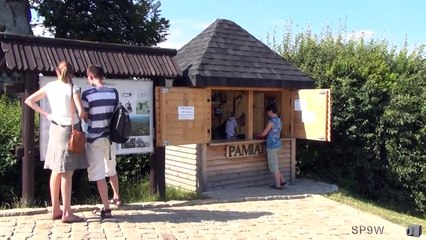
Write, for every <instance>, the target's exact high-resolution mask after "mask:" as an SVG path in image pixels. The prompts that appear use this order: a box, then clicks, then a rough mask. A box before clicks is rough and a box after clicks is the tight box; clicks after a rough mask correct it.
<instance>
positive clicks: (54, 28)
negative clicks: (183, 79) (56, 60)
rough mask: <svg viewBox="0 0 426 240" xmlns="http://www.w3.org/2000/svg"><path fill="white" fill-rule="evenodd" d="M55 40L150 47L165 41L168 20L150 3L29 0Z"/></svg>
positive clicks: (157, 4) (147, 0)
mask: <svg viewBox="0 0 426 240" xmlns="http://www.w3.org/2000/svg"><path fill="white" fill-rule="evenodd" d="M32 3H33V6H34V8H35V9H36V10H37V12H38V14H39V15H40V16H42V17H44V21H43V25H44V26H45V27H46V28H47V29H48V31H49V32H51V33H52V34H54V36H55V37H56V38H71V39H80V40H88V41H99V42H110V43H125V44H131V45H139V46H153V45H155V44H157V43H160V42H162V41H164V40H166V36H167V33H166V31H167V30H168V29H169V27H170V24H169V20H166V19H165V18H163V17H160V12H161V11H160V6H161V3H160V2H154V0H137V1H132V0H87V1H80V0H65V1H61V0H32Z"/></svg>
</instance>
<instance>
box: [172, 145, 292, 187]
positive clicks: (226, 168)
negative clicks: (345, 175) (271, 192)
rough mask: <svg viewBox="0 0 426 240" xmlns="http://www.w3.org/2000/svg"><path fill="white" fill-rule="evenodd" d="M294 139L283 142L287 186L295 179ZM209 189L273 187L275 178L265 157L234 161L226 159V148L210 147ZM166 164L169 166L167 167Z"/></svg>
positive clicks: (207, 172)
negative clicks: (293, 161)
mask: <svg viewBox="0 0 426 240" xmlns="http://www.w3.org/2000/svg"><path fill="white" fill-rule="evenodd" d="M292 141H294V140H292V139H288V140H283V147H282V149H281V154H280V155H279V163H278V164H279V167H280V170H281V173H282V174H283V175H284V177H285V178H286V180H287V182H288V183H291V180H292V179H291V176H292V167H294V166H292V164H291V159H292V153H291V150H292V147H291V146H292V145H291V143H292ZM206 155H207V163H206V167H207V170H206V174H207V177H206V185H207V186H205V187H204V189H205V190H209V191H210V190H215V189H222V188H239V187H249V186H259V185H267V184H272V183H274V178H273V175H272V173H271V172H269V169H268V162H267V159H266V155H259V156H254V157H242V158H231V159H227V158H226V157H225V145H220V146H207V154H206ZM166 164H167V163H166Z"/></svg>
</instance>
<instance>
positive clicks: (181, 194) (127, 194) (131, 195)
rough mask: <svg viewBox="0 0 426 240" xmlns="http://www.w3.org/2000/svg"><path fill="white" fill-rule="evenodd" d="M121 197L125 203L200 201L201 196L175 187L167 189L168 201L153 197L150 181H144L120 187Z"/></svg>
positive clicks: (156, 196) (157, 196)
mask: <svg viewBox="0 0 426 240" xmlns="http://www.w3.org/2000/svg"><path fill="white" fill-rule="evenodd" d="M120 189H121V195H122V198H123V200H124V201H125V202H129V203H131V202H133V203H136V202H154V201H169V200H192V199H200V198H201V196H200V195H199V194H197V193H196V192H191V191H186V190H182V189H178V188H174V187H170V186H167V187H166V199H161V198H160V196H159V195H152V194H150V191H149V181H147V180H144V181H142V182H140V183H133V184H127V186H126V185H124V184H123V185H122V186H120Z"/></svg>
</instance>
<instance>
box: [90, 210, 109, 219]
mask: <svg viewBox="0 0 426 240" xmlns="http://www.w3.org/2000/svg"><path fill="white" fill-rule="evenodd" d="M92 213H93V215H95V216H99V217H101V219H105V218H112V214H111V209H103V208H102V209H99V208H98V209H95V210H93V212H92Z"/></svg>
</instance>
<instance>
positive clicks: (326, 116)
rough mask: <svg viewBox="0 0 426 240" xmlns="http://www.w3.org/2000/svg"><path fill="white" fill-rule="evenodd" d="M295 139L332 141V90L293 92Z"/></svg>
mask: <svg viewBox="0 0 426 240" xmlns="http://www.w3.org/2000/svg"><path fill="white" fill-rule="evenodd" d="M291 102H292V106H291V109H292V116H293V124H292V132H293V134H292V135H293V137H295V138H300V139H310V140H319V141H331V96H330V89H301V90H298V91H292V100H291Z"/></svg>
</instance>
